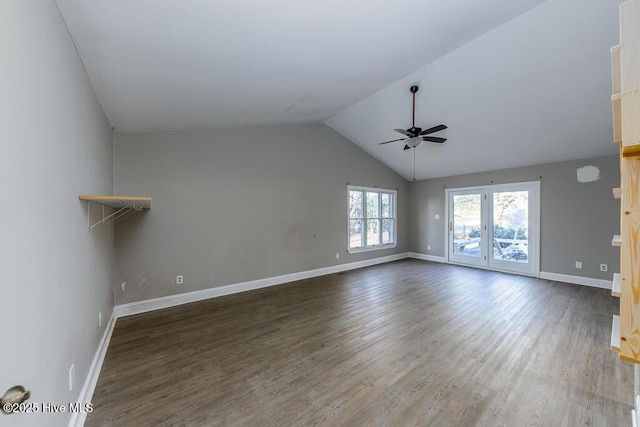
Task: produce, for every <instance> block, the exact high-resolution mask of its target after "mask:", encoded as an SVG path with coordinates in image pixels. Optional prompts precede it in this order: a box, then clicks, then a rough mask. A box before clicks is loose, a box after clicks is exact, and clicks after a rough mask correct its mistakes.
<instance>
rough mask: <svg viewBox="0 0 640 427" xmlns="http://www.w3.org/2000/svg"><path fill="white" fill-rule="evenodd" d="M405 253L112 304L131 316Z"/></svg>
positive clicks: (119, 313)
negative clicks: (127, 302)
mask: <svg viewBox="0 0 640 427" xmlns="http://www.w3.org/2000/svg"><path fill="white" fill-rule="evenodd" d="M408 257H409V254H408V253H402V254H397V255H389V256H385V257H380V258H373V259H368V260H364V261H357V262H351V263H348V264H340V265H333V266H331V267H324V268H318V269H315V270H308V271H301V272H298V273H291V274H284V275H282V276H275V277H267V278H265V279H258V280H251V281H249V282H241V283H234V284H231V285H225V286H219V287H216V288H209V289H202V290H199V291H193V292H185V293H182V294H176V295H168V296H166V297H160V298H153V299H148V300H143V301H136V302H132V303H129V304H122V305H117V306H116V307H115V311H116V317H118V318H120V317H125V316H131V315H134V314H140V313H146V312H148V311H154V310H160V309H163V308H169V307H174V306H177V305H182V304H187V303H190V302H196V301H202V300H206V299H209V298H215V297H220V296H223V295H231V294H236V293H238V292H245V291H251V290H255V289H261V288H266V287H269V286H276V285H281V284H284V283H289V282H295V281H296V280H303V279H309V278H312V277H318V276H324V275H326V274H332V273H339V272H341V271H347V270H354V269H356V268H362V267H368V266H370V265H376V264H383V263H385V262H390V261H397V260H400V259H405V258H408Z"/></svg>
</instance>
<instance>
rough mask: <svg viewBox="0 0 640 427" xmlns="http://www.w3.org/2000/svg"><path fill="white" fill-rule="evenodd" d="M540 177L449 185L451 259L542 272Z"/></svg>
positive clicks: (471, 263) (496, 267) (449, 255)
mask: <svg viewBox="0 0 640 427" xmlns="http://www.w3.org/2000/svg"><path fill="white" fill-rule="evenodd" d="M539 189H540V183H539V182H537V181H536V182H523V183H514V184H500V185H491V186H485V187H472V188H464V189H454V190H447V199H448V203H447V207H448V231H447V240H448V257H449V261H450V262H454V263H458V264H465V265H471V266H479V267H486V268H490V269H494V270H500V271H509V272H515V273H521V274H527V275H537V274H538V259H539V252H538V248H539V244H538V240H539V237H538V234H539V233H538V230H539V217H540V215H539V210H540V208H539V199H540V198H539V193H540V191H539Z"/></svg>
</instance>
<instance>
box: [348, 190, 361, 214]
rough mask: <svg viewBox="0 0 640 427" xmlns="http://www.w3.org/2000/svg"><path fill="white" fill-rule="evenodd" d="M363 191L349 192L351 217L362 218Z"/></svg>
mask: <svg viewBox="0 0 640 427" xmlns="http://www.w3.org/2000/svg"><path fill="white" fill-rule="evenodd" d="M362 214H363V212H362V191H350V192H349V218H362V217H363V215H362Z"/></svg>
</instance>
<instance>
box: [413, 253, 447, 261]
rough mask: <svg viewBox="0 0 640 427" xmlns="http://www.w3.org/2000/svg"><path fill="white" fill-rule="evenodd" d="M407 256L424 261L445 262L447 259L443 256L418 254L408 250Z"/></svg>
mask: <svg viewBox="0 0 640 427" xmlns="http://www.w3.org/2000/svg"><path fill="white" fill-rule="evenodd" d="M409 258H415V259H422V260H425V261H433V262H444V263H446V262H447V259H446V258H445V257H443V256H435V255H427V254H420V253H417V252H409Z"/></svg>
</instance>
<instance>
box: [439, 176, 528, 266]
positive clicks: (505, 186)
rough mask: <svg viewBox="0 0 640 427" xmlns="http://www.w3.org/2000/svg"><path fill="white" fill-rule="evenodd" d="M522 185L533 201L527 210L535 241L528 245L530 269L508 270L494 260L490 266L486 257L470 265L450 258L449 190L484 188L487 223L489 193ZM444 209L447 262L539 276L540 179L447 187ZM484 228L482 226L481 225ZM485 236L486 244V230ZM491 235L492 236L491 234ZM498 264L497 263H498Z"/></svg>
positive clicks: (489, 217) (490, 205)
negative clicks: (484, 263) (484, 262)
mask: <svg viewBox="0 0 640 427" xmlns="http://www.w3.org/2000/svg"><path fill="white" fill-rule="evenodd" d="M522 187H529V190H530V192H529V196H530V200H531V201H532V202H533V204H532V205H533V206H532V207H533V209H530V211H529V228H530V229H533V230H530V231H531V232H530V234H529V235H530V236H531V237H535V240H536V241H535V242H534V244H533V245H531V246H534V247H533V248H532V247H531V246H530V247H529V254H528V255H529V260H530V262H531V267H532V268H531V271H530V272H522V271H514V270H509V269H505V268H501V267H500V266H499V265H498V266H496V265H495V262H494V265H493V266H491V265H490V264H489V259H487V265H472V264H464V263H460V262H456V261H454V260H451V259H450V256H449V254H450V250H449V221H450V218H449V206H450V203H449V201H450V195H449V193H450V192H459V191H469V192H474V191H479V190H486V191H487V203H486V207H485V209H487V211H488V212H487V225H490V224H492V221H493V218H492V215H493V212H492V209H490V208H492V203H490V202H493V200H491V201H489V200H488V199H489V195H491V198H493V192H494V191H510V190H517V189H521V188H522ZM444 209H445V211H444V217H445V219H446V221H445V224H444V241H445V248H446V250H445V261H446V262H447V263H449V264H456V265H465V266H473V267H476V268H482V269H487V270H493V271H503V272H507V273H513V274H521V275H524V276H533V277H539V276H540V181H523V182H512V183H505V184H488V185H478V186H473V187H459V188H447V189H445V208H444ZM482 228H484V227H482ZM487 228H489V227H487ZM486 236H487V244H488V243H489V240H488V239H489V235H488V231H487V233H486ZM491 237H492V236H491ZM487 252H491V251H487ZM487 256H490V253H488V254H487ZM498 264H499V263H498Z"/></svg>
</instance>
